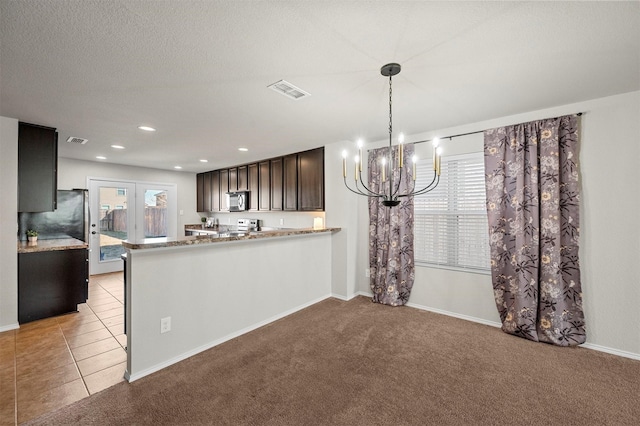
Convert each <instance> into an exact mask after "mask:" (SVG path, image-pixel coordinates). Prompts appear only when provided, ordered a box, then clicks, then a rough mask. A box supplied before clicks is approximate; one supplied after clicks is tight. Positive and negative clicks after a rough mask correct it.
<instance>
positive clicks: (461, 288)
mask: <svg viewBox="0 0 640 426" xmlns="http://www.w3.org/2000/svg"><path fill="white" fill-rule="evenodd" d="M576 112H584V115H583V116H582V131H581V151H580V167H581V177H582V198H581V211H580V214H581V237H580V258H581V272H582V287H583V299H584V310H585V319H586V328H587V345H586V346H591V347H594V348H597V349H601V350H605V351H611V352H614V353H618V354H621V355H627V356H631V357H636V358H640V309H638V306H640V279H639V278H638V276H640V231H639V228H638V225H637V219H636V217H637V214H638V211H640V197H639V196H638V194H640V191H639V188H638V186H639V183H638V182H640V167H639V164H640V92H631V93H626V94H622V95H616V96H611V97H607V98H602V99H594V100H591V101H586V102H580V103H576V104H570V105H563V106H558V107H555V108H549V109H545V110H540V111H533V112H529V113H525V114H518V115H513V116H508V117H501V118H496V119H494V120H488V121H484V122H480V123H471V124H466V125H461V126H457V127H453V128H448V129H440V130H435V131H429V132H425V133H421V134H417V135H410V136H407V142H412V141H417V140H424V139H431V138H433V137H436V136H447V135H454V134H460V133H466V132H473V131H478V130H485V129H490V128H494V127H500V126H505V125H510V124H516V123H522V122H527V121H532V120H537V119H542V118H547V117H556V116H560V115H565V114H572V113H576ZM474 140H475V141H476V142H474ZM386 143H388V141H377V142H375V143H370V144H369V145H368V146H367V148H374V147H379V146H383V145H385V144H386ZM456 143H465V144H466V143H470V144H474V143H477V144H478V145H479V146H478V148H479V150H481V149H482V145H481V144H482V135H480V136H479V138H478V137H475V139H474V138H473V137H472V138H471V140H468V141H465V142H463V141H462V140H461V139H454V140H453V141H452V142H447V141H445V142H443V146H444V148H445V150H447V149H449V150H450V151H451V150H452V149H454V146H455V144H456ZM330 146H332V147H347V148H348V149H350V150H351V152H352V153H353V151H354V146H353V144H349V143H338V144H333V145H330ZM333 152H334V154H335V152H337V149H333ZM327 153H331V151H329V150H327ZM445 153H446V151H445ZM340 161H341V159H340V158H339V157H337V156H336V158H331V156H330V155H327V158H326V160H325V164H327V165H329V164H332V162H334V163H335V164H340ZM332 167H333V168H334V170H333V171H331V170H330V168H329V166H327V174H329V173H332V174H333V175H336V174H337V175H338V176H339V178H336V177H335V176H333V175H332V176H329V177H327V180H328V181H329V180H330V181H331V185H329V186H328V189H327V200H328V202H327V204H328V205H327V223H330V224H331V225H332V226H343V227H345V228H347V229H348V231H349V232H351V231H352V230H353V229H354V228H355V229H356V230H357V235H358V237H357V243H355V244H354V245H349V246H348V250H349V253H348V256H351V257H353V256H355V258H356V259H357V265H356V267H355V271H356V273H355V280H356V282H357V290H358V291H360V292H363V293H369V280H368V279H367V278H364V273H363V271H364V269H365V268H366V267H367V265H368V236H367V232H366V231H367V227H368V220H369V219H368V212H367V206H366V203H357V202H355V201H353V200H351V199H349V204H350V205H352V206H357V213H354V212H352V211H344V210H343V209H341V208H339V207H336V206H333V205H331V204H330V203H329V201H331V203H342V202H343V199H344V197H345V195H341V194H337V192H338V191H342V192H344V193H346V192H347V190H346V189H344V185H343V183H342V171H341V169H340V168H338V167H337V166H335V165H334V166H332ZM350 170H351V169H350ZM336 171H337V172H338V173H336ZM346 197H347V198H348V197H351V198H364V197H357V196H355V195H353V196H352V195H351V194H348V195H347V196H346ZM353 214H357V219H355V220H354V219H353V217H351V215H353ZM354 222H355V223H354ZM345 296H347V293H345ZM410 303H412V304H414V305H418V306H421V307H425V308H427V309H431V310H434V311H438V312H444V313H449V314H452V315H455V316H460V317H463V318H469V319H473V320H477V321H480V322H485V323H494V324H495V323H496V322H497V321H498V314H497V311H496V308H495V305H494V302H493V296H492V287H491V281H490V278H489V276H487V275H480V274H471V273H464V272H455V271H445V270H439V269H433V268H425V267H418V268H417V271H416V281H415V284H414V287H413V292H412V295H411V299H410Z"/></svg>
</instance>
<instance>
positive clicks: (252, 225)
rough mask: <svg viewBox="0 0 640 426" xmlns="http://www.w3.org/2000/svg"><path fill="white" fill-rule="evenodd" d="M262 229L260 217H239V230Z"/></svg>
mask: <svg viewBox="0 0 640 426" xmlns="http://www.w3.org/2000/svg"><path fill="white" fill-rule="evenodd" d="M259 230H260V220H259V219H238V232H251V231H259Z"/></svg>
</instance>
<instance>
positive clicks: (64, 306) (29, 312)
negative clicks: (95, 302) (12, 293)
mask: <svg viewBox="0 0 640 426" xmlns="http://www.w3.org/2000/svg"><path fill="white" fill-rule="evenodd" d="M88 254H89V251H88V250H86V249H74V250H56V251H42V252H36V253H19V254H18V322H19V323H20V324H24V323H26V322H30V321H35V320H38V319H42V318H48V317H52V316H55V315H61V314H65V313H67V312H74V311H77V310H78V304H79V303H85V302H86V301H87V298H88V296H89V294H88V293H89V262H88V261H89V257H88Z"/></svg>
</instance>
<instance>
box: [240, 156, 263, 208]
mask: <svg viewBox="0 0 640 426" xmlns="http://www.w3.org/2000/svg"><path fill="white" fill-rule="evenodd" d="M238 169H240V167H238ZM247 180H248V182H247V190H248V191H249V210H254V211H255V210H258V194H259V193H260V181H259V180H258V163H253V164H249V165H248V166H247Z"/></svg>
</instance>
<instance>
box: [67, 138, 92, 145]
mask: <svg viewBox="0 0 640 426" xmlns="http://www.w3.org/2000/svg"><path fill="white" fill-rule="evenodd" d="M67 142H69V143H77V144H79V145H84V144H85V143H87V142H89V139H82V138H76V137H74V136H69V139H67Z"/></svg>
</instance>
